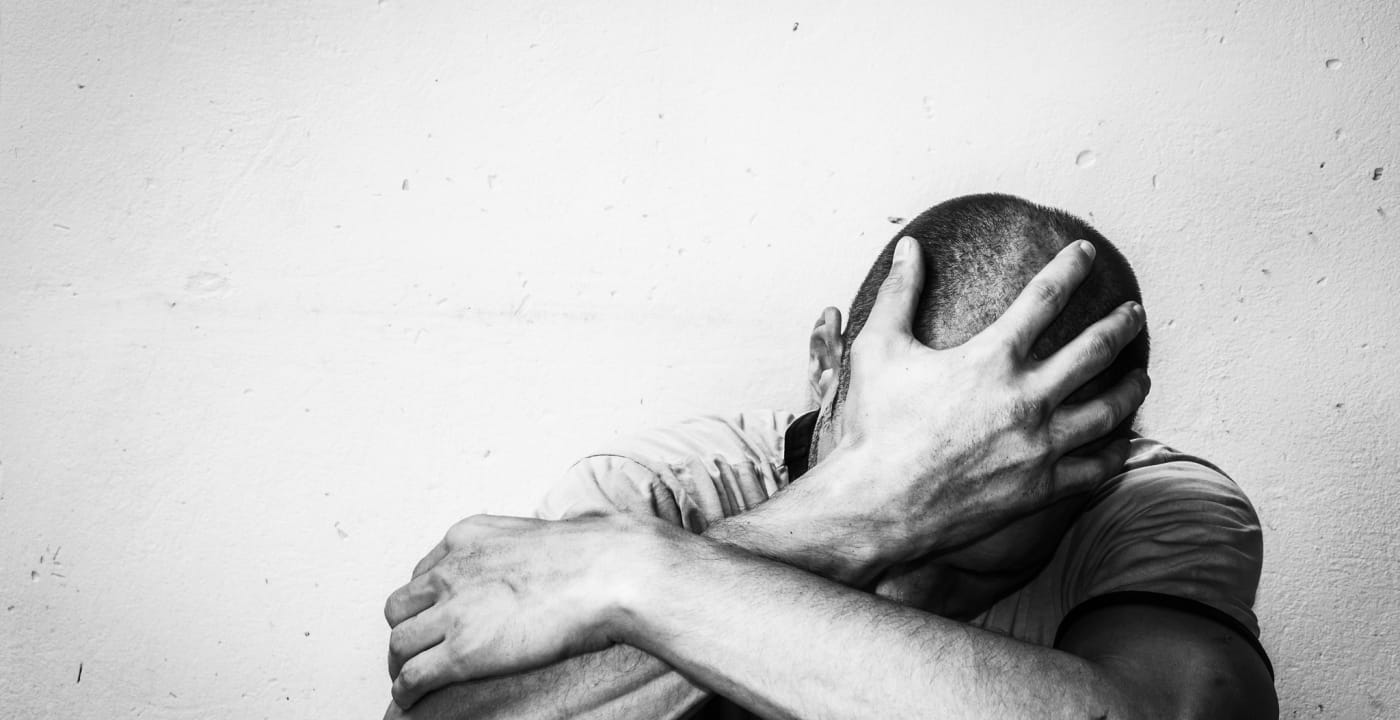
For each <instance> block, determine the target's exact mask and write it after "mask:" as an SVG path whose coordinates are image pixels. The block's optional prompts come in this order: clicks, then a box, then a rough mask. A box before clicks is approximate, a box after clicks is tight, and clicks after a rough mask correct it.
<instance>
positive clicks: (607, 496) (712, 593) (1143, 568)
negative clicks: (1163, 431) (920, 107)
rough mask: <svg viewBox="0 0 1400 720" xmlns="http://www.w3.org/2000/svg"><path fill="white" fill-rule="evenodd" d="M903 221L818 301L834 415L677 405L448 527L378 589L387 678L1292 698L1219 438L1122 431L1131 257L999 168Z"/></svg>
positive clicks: (1196, 699)
mask: <svg viewBox="0 0 1400 720" xmlns="http://www.w3.org/2000/svg"><path fill="white" fill-rule="evenodd" d="M904 234H905V235H907V236H910V237H912V238H915V239H917V241H918V242H917V243H913V242H911V241H909V240H907V239H906V240H904V241H902V242H901V243H899V244H898V246H897V247H898V252H896V244H895V243H891V245H890V246H889V247H887V248H886V250H885V252H884V253H882V255H881V256H880V258H879V259H878V260H877V261H876V263H875V266H874V267H872V269H871V271H870V274H869V276H868V277H867V279H866V282H865V283H864V284H863V286H862V288H861V291H860V293H858V295H857V298H856V301H855V302H854V303H853V304H852V311H851V313H850V326H849V327H848V328H847V330H846V332H845V333H844V334H843V333H841V330H840V317H839V313H837V312H835V311H834V310H833V309H830V308H829V309H828V310H827V311H826V312H824V313H823V317H822V320H821V321H819V322H818V324H817V327H816V328H815V329H814V331H813V337H812V344H811V354H812V363H811V375H812V384H813V387H814V392H815V393H817V394H818V395H819V396H820V398H821V411H820V413H819V415H817V416H815V417H813V416H810V415H809V416H804V417H802V418H798V419H797V420H796V421H794V422H792V423H791V424H788V423H787V422H786V421H787V420H788V419H789V418H790V417H791V416H787V415H783V414H774V413H769V414H766V415H764V414H760V415H747V416H743V415H741V416H739V417H738V418H732V419H723V418H719V419H708V420H705V419H702V420H697V421H693V422H690V423H685V424H682V425H681V426H679V427H677V428H671V429H663V430H660V431H656V432H653V433H650V434H648V435H647V436H643V437H641V438H637V439H634V440H633V441H632V442H631V443H629V444H627V445H626V446H625V447H623V448H620V449H619V450H618V451H616V452H613V453H607V454H603V455H599V456H595V457H591V458H588V459H586V460H585V461H583V462H582V463H580V464H579V465H577V466H575V468H573V469H572V470H571V471H570V474H569V475H568V476H566V478H565V479H564V482H563V483H561V484H560V485H559V486H557V487H556V488H555V489H554V490H552V491H551V494H550V496H549V497H548V498H547V500H546V503H545V507H544V508H543V509H542V512H541V514H542V516H546V517H569V518H573V519H571V520H568V521H566V522H554V523H549V522H541V521H527V520H520V519H510V518H469V519H468V520H466V521H463V522H462V523H459V524H458V525H457V526H454V528H453V529H452V530H451V531H449V533H448V535H447V537H446V538H445V539H444V541H443V542H442V543H440V544H439V546H438V547H437V548H435V549H434V551H433V552H432V553H430V554H429V555H428V557H426V558H424V560H423V562H421V563H420V564H419V566H418V568H416V569H415V573H414V574H415V578H414V580H413V581H412V582H410V583H409V584H408V585H406V586H405V587H404V588H401V589H400V590H399V591H397V592H395V593H394V595H392V596H391V597H390V599H389V602H388V603H387V605H386V617H387V618H388V619H389V622H390V624H391V625H392V626H393V627H394V631H393V634H392V635H391V652H390V672H391V675H393V676H395V678H396V679H395V683H394V696H395V700H396V701H397V703H398V704H399V705H402V706H404V707H410V706H411V707H412V708H413V715H414V716H421V717H439V716H441V717H473V718H480V717H636V718H644V717H647V718H650V717H697V715H693V714H692V713H695V712H697V711H698V712H700V713H705V715H699V716H709V717H722V716H732V717H742V716H743V715H742V714H741V713H742V712H743V711H742V710H740V709H739V708H738V707H735V706H734V705H732V704H729V701H730V700H732V701H734V702H737V703H738V705H741V706H743V707H744V708H747V709H748V710H751V711H753V712H756V713H758V714H759V715H762V716H764V717H812V716H822V717H828V716H829V717H900V716H905V715H918V716H941V715H950V716H955V717H962V716H982V717H1047V716H1052V717H1057V716H1072V717H1081V716H1082V717H1109V716H1111V717H1120V716H1127V717H1167V716H1171V717H1236V716H1244V717H1259V716H1267V717H1273V716H1276V715H1277V703H1276V698H1275V697H1274V692H1273V687H1272V682H1271V678H1270V674H1271V670H1270V668H1269V667H1268V664H1267V658H1266V657H1265V655H1264V653H1263V650H1262V648H1261V647H1260V646H1259V644H1258V640H1257V633H1258V628H1257V624H1256V621H1255V618H1254V616H1253V613H1252V610H1251V605H1252V602H1253V597H1254V591H1255V587H1256V585H1257V582H1258V577H1259V570H1260V562H1261V555H1262V549H1261V542H1260V536H1259V528H1258V523H1257V519H1256V517H1255V515H1254V511H1253V509H1252V508H1251V507H1250V505H1249V503H1248V500H1247V499H1246V498H1245V497H1244V495H1243V494H1242V493H1241V492H1240V491H1239V489H1238V488H1237V487H1236V486H1235V485H1234V484H1233V483H1232V482H1231V481H1230V480H1229V479H1228V478H1226V477H1225V476H1224V475H1223V474H1221V473H1220V472H1219V471H1218V470H1216V469H1215V468H1213V467H1212V466H1209V465H1207V464H1205V463H1204V462H1203V461H1200V460H1198V459H1195V458H1191V457H1189V456H1186V455H1182V454H1180V453H1176V452H1175V451H1172V450H1170V449H1168V448H1166V447H1165V446H1162V445H1160V444H1158V443H1155V442H1152V441H1150V440H1146V439H1142V438H1136V437H1131V439H1129V438H1128V436H1130V433H1128V432H1127V427H1128V426H1129V425H1130V423H1131V416H1132V414H1133V412H1134V411H1135V409H1136V407H1137V405H1138V404H1139V403H1140V402H1141V400H1142V397H1143V395H1145V392H1146V378H1145V374H1144V373H1143V369H1145V365H1146V360H1147V340H1146V335H1145V333H1143V334H1141V335H1139V334H1138V331H1139V330H1140V329H1141V328H1142V326H1143V317H1142V313H1141V308H1140V306H1138V305H1137V304H1136V302H1135V301H1136V300H1138V299H1139V298H1138V291H1137V286H1136V281H1135V280H1134V279H1133V277H1132V273H1131V270H1130V269H1129V268H1128V267H1127V264H1126V262H1125V261H1124V260H1123V259H1122V257H1121V255H1119V254H1118V253H1117V251H1116V250H1114V249H1113V248H1112V246H1111V245H1110V244H1109V243H1108V242H1107V241H1106V240H1104V239H1103V238H1102V237H1100V236H1099V235H1098V234H1097V233H1096V232H1094V231H1093V230H1092V228H1089V227H1088V226H1087V225H1085V224H1084V223H1082V222H1081V221H1079V220H1077V219H1075V218H1073V217H1071V216H1068V215H1066V214H1064V213H1060V212H1057V211H1052V210H1047V209H1044V208H1040V207H1037V206H1034V205H1032V204H1030V203H1027V202H1025V201H1023V200H1019V199H1017V198H1011V197H1007V196H973V197H967V198H960V199H957V200H954V201H950V202H948V203H944V204H942V205H939V206H936V207H934V208H932V209H930V210H929V211H928V212H926V213H924V214H923V215H921V216H920V217H919V218H917V219H916V220H915V221H913V222H912V223H910V224H909V226H908V227H907V228H906V230H905V233H904ZM1077 238H1089V239H1090V240H1092V245H1091V246H1086V245H1084V244H1083V243H1077V242H1074V241H1075V240H1076V239H1077ZM1091 248H1097V258H1095V257H1094V251H1093V250H1092V249H1091ZM1052 258H1053V260H1052ZM1047 262H1048V265H1047ZM1091 264H1092V270H1090V267H1091ZM1042 267H1043V268H1044V269H1043V270H1042V269H1041V268H1042ZM1037 270H1039V271H1040V272H1039V274H1037V273H1036V271H1037ZM926 275H927V277H925V276H926ZM1032 275H1035V277H1034V278H1032V277H1031V276H1032ZM1086 275H1087V280H1086V279H1085V276H1086ZM1081 280H1082V281H1083V284H1082V285H1080V286H1079V289H1078V291H1075V290H1074V288H1075V286H1076V285H1077V284H1079V283H1080V281H1081ZM1028 281H1029V282H1028ZM1023 289H1024V291H1023ZM1018 294H1019V297H1018ZM1114 308H1118V309H1114ZM1003 311H1004V314H1003ZM1057 316H1058V319H1057ZM998 318H999V319H998ZM1100 318H1102V319H1100ZM925 344H926V345H928V346H929V347H925ZM848 348H849V349H850V350H849V352H848ZM930 348H931V349H930ZM1120 351H1121V352H1120ZM780 429H782V430H783V432H782V434H781V435H780V434H779V430H780ZM804 449H805V450H806V452H804ZM1125 460H1126V465H1125V464H1124V461H1125ZM809 465H810V469H809V468H808V466H809ZM1120 467H1121V472H1120V470H1119V469H1120ZM799 478H800V479H799ZM770 496H771V498H770ZM619 511H622V512H619ZM645 517H652V518H660V519H661V521H659V522H658V521H656V520H651V521H647V520H646V519H644V518H645ZM676 525H679V526H682V527H684V528H685V529H687V530H690V531H692V532H693V533H703V536H699V535H688V534H683V533H679V532H677V531H675V530H674V529H673V528H674V526H676ZM775 561H776V562H775ZM832 581H835V582H832ZM838 583H840V584H838ZM843 585H845V586H847V587H843ZM852 588H859V589H867V590H874V591H875V593H876V594H877V595H878V597H877V596H876V595H870V594H867V593H864V592H861V591H860V590H857V589H852ZM882 598H883V599H882ZM891 601H894V602H891ZM673 668H674V669H673ZM483 678H487V679H485V680H483ZM464 680H472V681H473V682H460V681H464ZM451 682H458V684H455V685H450V686H448V687H446V688H444V689H442V690H439V691H437V692H435V693H433V694H430V695H428V696H427V697H426V698H424V699H423V701H422V702H421V703H418V704H416V705H415V703H417V701H418V700H419V698H422V697H423V695H424V693H426V692H428V691H431V690H434V689H436V688H440V687H443V686H444V685H447V684H448V683H451ZM712 692H713V693H717V694H718V695H719V696H721V698H715V699H712V695H711V693H712ZM726 698H727V699H728V700H725V699H726ZM396 713H397V710H396V708H395V707H394V706H391V708H390V714H391V715H393V714H396Z"/></svg>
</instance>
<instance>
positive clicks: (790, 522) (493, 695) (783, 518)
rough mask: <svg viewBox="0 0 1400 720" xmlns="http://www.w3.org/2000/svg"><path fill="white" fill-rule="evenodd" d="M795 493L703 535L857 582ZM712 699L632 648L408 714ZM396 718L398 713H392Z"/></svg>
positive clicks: (586, 708) (504, 681)
mask: <svg viewBox="0 0 1400 720" xmlns="http://www.w3.org/2000/svg"><path fill="white" fill-rule="evenodd" d="M796 489H797V488H796V487H792V488H789V489H788V491H785V492H783V493H780V494H779V495H778V496H775V497H774V498H773V499H772V500H770V501H768V502H765V503H764V504H762V505H760V506H759V507H758V508H756V509H754V510H753V511H751V512H749V513H746V514H744V515H740V516H735V517H730V518H725V519H722V520H719V521H717V522H715V523H714V524H712V525H710V527H709V528H708V529H707V530H706V531H705V536H706V537H708V538H710V539H712V540H715V541H718V542H721V543H725V544H727V545H729V546H732V547H734V548H738V549H741V550H743V551H744V552H749V553H753V554H755V555H757V556H761V557H766V558H772V559H774V560H777V561H781V562H790V563H792V564H794V565H796V566H799V567H802V568H805V569H808V570H812V571H815V572H821V573H823V574H827V575H829V576H832V577H838V578H846V577H853V576H854V573H853V571H852V568H853V565H852V563H850V562H847V561H846V560H845V556H843V555H840V554H836V553H833V552H832V551H831V548H832V547H833V545H840V544H841V543H837V542H833V539H832V538H831V537H830V536H829V535H827V534H826V531H825V530H824V528H826V527H829V526H830V525H831V524H830V523H825V522H822V521H821V520H820V519H819V518H818V517H816V515H815V507H814V504H813V503H811V502H804V499H803V498H801V497H800V496H801V493H797V492H792V491H795V490H796ZM710 697H711V693H710V692H709V691H708V690H706V689H704V688H702V687H699V686H697V685H695V684H693V683H691V682H690V681H689V680H687V679H686V678H685V677H683V676H682V675H681V674H680V673H677V672H676V671H675V670H674V669H673V668H672V667H671V666H670V665H669V664H667V663H666V662H664V661H662V660H659V659H657V658H655V657H653V656H651V655H649V654H647V653H646V652H643V651H641V650H638V649H636V648H634V647H631V646H628V645H614V646H613V647H611V648H608V649H607V650H604V651H601V652H597V653H591V654H589V655H584V656H580V657H574V658H570V659H568V660H565V661H562V662H559V663H555V664H554V665H550V666H548V667H544V668H539V669H536V670H532V671H529V672H524V673H517V674H514V675H507V676H503V677H497V678H491V679H488V680H481V681H472V682H464V683H457V684H455V685H451V686H449V687H446V688H443V689H442V690H439V691H437V692H434V693H431V694H429V695H428V696H426V697H425V698H424V699H423V700H422V701H420V702H419V703H418V704H417V705H415V706H414V707H413V708H412V711H411V712H409V713H406V714H405V715H404V716H406V717H410V718H418V719H420V720H444V719H446V718H465V717H470V718H472V719H473V720H490V719H491V718H590V717H596V718H628V717H634V718H648V719H650V718H680V717H684V716H685V715H686V713H688V712H689V711H691V710H693V709H694V708H696V707H698V706H699V705H700V704H702V703H704V702H705V701H707V700H708V699H709V698H710ZM390 716H396V715H395V713H394V712H393V708H391V712H390Z"/></svg>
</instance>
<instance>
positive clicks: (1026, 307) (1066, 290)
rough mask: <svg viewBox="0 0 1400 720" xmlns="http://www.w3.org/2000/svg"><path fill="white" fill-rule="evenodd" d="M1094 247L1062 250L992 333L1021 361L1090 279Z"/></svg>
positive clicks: (1077, 245) (1075, 244)
mask: <svg viewBox="0 0 1400 720" xmlns="http://www.w3.org/2000/svg"><path fill="white" fill-rule="evenodd" d="M1093 262H1094V246H1093V245H1091V244H1089V242H1088V241H1085V240H1077V241H1075V242H1072V243H1070V244H1068V245H1066V246H1065V247H1064V249H1062V250H1060V252H1059V254H1058V255H1056V256H1055V257H1054V259H1052V260H1051V261H1050V264H1048V265H1046V266H1045V267H1044V268H1042V269H1041V271H1040V272H1038V273H1036V275H1035V277H1033V278H1031V281H1030V283H1029V284H1028V285H1026V288H1025V289H1024V290H1022V291H1021V294H1020V295H1018V296H1017V297H1016V300H1015V301H1014V302H1012V303H1011V307H1009V308H1007V309H1006V312H1005V313H1003V314H1002V316H1001V317H1000V318H998V319H997V321H996V322H994V323H992V325H991V327H989V328H988V330H989V331H991V332H995V333H998V334H1001V335H1003V336H1004V337H1006V338H1007V339H1009V340H1010V341H1011V343H1012V346H1013V347H1014V348H1015V349H1016V350H1017V352H1019V353H1020V354H1021V356H1022V357H1024V356H1026V355H1028V354H1030V351H1031V346H1032V345H1034V344H1035V340H1036V338H1038V337H1040V334H1041V333H1042V332H1044V331H1045V328H1047V327H1049V326H1050V323H1051V322H1053V321H1054V320H1055V318H1056V317H1059V315H1060V311H1061V310H1064V309H1065V303H1067V302H1069V298H1070V296H1071V295H1073V294H1074V289H1075V288H1077V287H1079V283H1081V282H1083V281H1084V278H1086V277H1088V275H1089V268H1090V267H1091V266H1092V265H1093Z"/></svg>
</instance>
